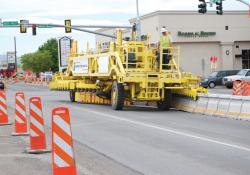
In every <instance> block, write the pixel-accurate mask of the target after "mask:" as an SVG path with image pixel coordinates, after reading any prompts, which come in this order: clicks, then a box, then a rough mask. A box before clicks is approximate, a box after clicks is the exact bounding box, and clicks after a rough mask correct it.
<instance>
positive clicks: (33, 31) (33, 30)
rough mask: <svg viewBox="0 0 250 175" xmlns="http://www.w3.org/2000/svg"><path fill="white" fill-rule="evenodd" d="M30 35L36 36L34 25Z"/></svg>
mask: <svg viewBox="0 0 250 175" xmlns="http://www.w3.org/2000/svg"><path fill="white" fill-rule="evenodd" d="M32 35H34V36H35V35H36V25H35V24H33V25H32Z"/></svg>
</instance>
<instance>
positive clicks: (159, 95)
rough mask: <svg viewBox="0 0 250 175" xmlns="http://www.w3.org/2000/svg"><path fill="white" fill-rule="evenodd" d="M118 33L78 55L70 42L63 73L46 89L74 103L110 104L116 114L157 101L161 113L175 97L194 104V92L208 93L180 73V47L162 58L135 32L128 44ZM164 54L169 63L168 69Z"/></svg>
mask: <svg viewBox="0 0 250 175" xmlns="http://www.w3.org/2000/svg"><path fill="white" fill-rule="evenodd" d="M116 33H117V34H116V35H117V37H116V41H113V42H110V43H109V47H108V49H106V50H101V49H98V51H97V52H96V53H92V52H91V51H90V50H89V49H87V51H86V53H85V54H78V53H77V43H76V42H73V44H72V50H71V56H70V57H69V59H68V67H67V70H66V71H65V72H64V73H58V74H55V75H54V76H53V79H52V82H51V83H50V85H49V87H50V89H52V90H62V91H69V96H70V100H71V101H72V102H75V101H78V102H83V103H97V104H111V106H112V108H113V109H114V110H122V109H123V106H124V105H129V104H133V103H134V102H136V101H143V102H156V104H157V106H158V108H159V109H162V110H168V109H169V108H170V107H171V103H172V97H173V96H174V95H180V96H186V97H190V98H193V99H194V100H195V99H196V98H197V95H198V93H206V92H207V90H206V89H203V88H202V87H200V86H199V81H200V80H199V78H196V77H193V76H192V75H191V73H186V72H181V71H180V67H179V57H180V48H179V47H172V48H168V50H169V52H168V53H162V50H158V49H157V48H155V47H153V46H151V45H150V44H148V42H147V41H136V40H135V34H134V33H133V32H132V36H131V39H130V40H125V39H123V32H122V30H120V29H117V31H116ZM157 53H160V54H157ZM163 54H168V58H170V61H169V63H168V64H166V65H164V64H163V60H162V59H163ZM157 55H160V56H157Z"/></svg>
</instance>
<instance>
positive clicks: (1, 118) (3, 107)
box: [0, 91, 11, 126]
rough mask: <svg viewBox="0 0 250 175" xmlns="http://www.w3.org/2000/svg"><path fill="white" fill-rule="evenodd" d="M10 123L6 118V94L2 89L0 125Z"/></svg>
mask: <svg viewBox="0 0 250 175" xmlns="http://www.w3.org/2000/svg"><path fill="white" fill-rule="evenodd" d="M2 125H11V123H10V122H9V118H8V112H7V103H6V94H5V92H4V91H0V126H2Z"/></svg>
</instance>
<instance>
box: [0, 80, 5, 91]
mask: <svg viewBox="0 0 250 175" xmlns="http://www.w3.org/2000/svg"><path fill="white" fill-rule="evenodd" d="M4 88H5V87H4V82H3V80H0V89H1V90H4Z"/></svg>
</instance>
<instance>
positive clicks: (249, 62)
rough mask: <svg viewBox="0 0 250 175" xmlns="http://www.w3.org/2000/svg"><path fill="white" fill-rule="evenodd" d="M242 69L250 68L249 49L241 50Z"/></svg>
mask: <svg viewBox="0 0 250 175" xmlns="http://www.w3.org/2000/svg"><path fill="white" fill-rule="evenodd" d="M242 69H250V50H242Z"/></svg>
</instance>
